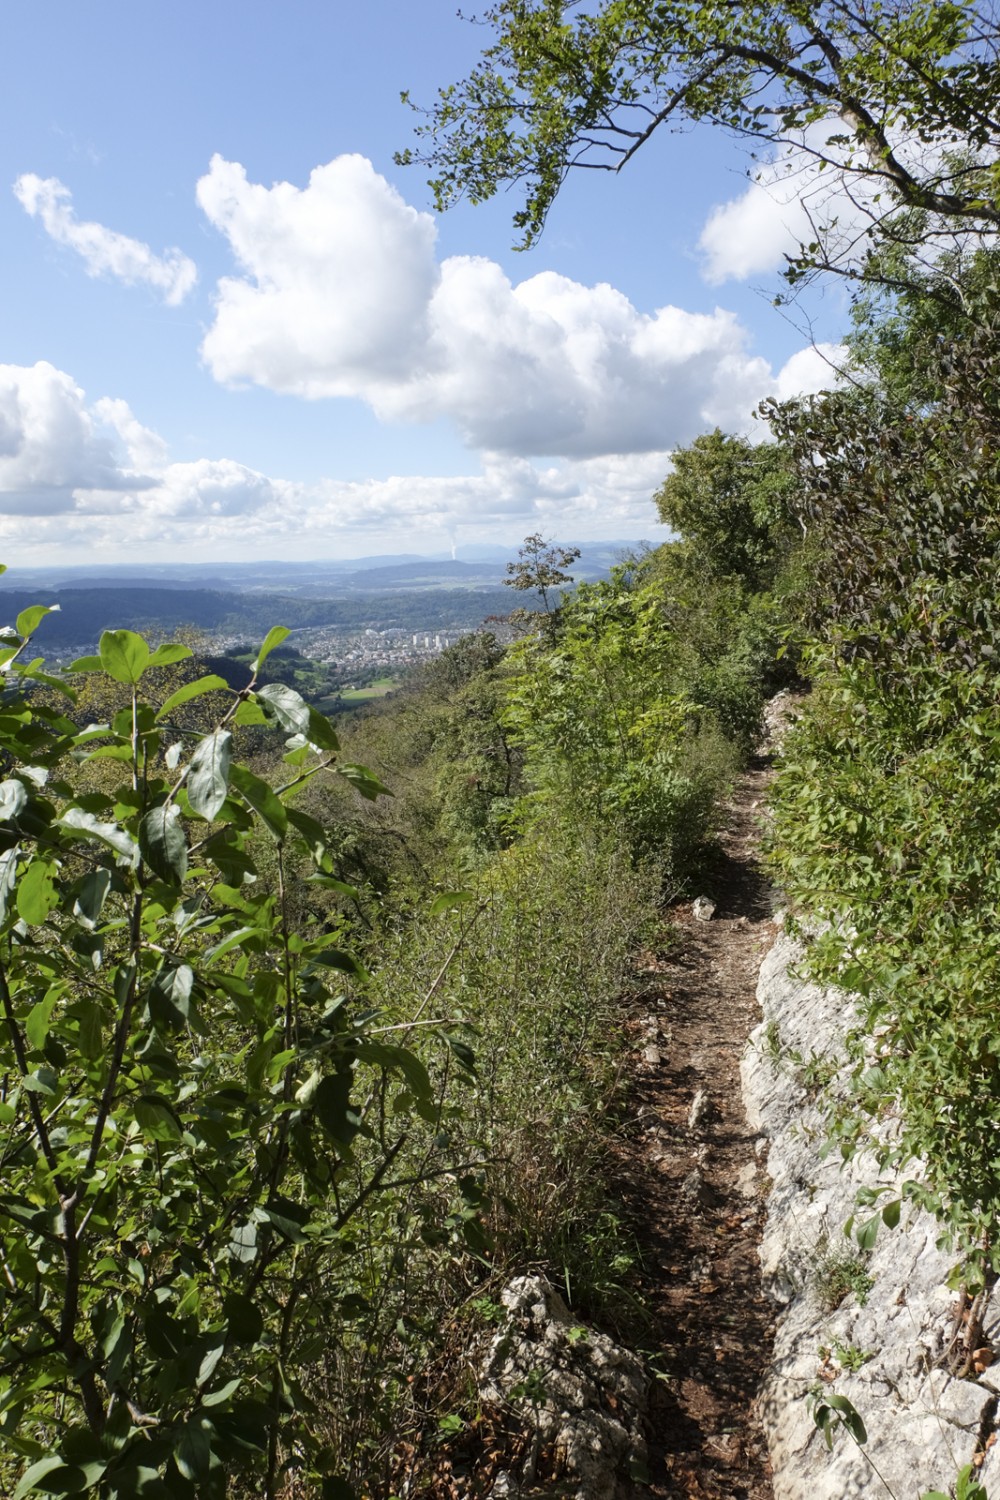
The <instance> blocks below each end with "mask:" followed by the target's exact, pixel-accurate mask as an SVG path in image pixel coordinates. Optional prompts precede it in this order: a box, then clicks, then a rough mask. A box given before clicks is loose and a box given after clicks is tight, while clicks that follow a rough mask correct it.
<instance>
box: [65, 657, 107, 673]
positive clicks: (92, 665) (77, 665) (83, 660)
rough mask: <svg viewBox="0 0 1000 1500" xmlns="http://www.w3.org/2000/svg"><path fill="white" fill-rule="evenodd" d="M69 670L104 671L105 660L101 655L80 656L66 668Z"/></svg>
mask: <svg viewBox="0 0 1000 1500" xmlns="http://www.w3.org/2000/svg"><path fill="white" fill-rule="evenodd" d="M66 670H67V672H103V671H104V662H103V661H102V660H101V658H100V657H99V656H78V657H77V658H76V661H71V662H70V664H69V666H68V667H67V668H66Z"/></svg>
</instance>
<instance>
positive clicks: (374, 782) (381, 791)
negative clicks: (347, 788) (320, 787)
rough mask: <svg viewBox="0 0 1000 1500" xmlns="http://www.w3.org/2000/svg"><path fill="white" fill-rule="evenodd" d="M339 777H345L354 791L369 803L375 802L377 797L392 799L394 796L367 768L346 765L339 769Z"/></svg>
mask: <svg viewBox="0 0 1000 1500" xmlns="http://www.w3.org/2000/svg"><path fill="white" fill-rule="evenodd" d="M337 774H338V776H343V778H344V780H345V781H349V782H350V783H351V786H353V787H354V790H355V791H357V792H360V793H361V795H362V797H367V799H368V801H369V802H374V801H375V799H376V798H377V797H391V796H392V795H393V793H392V792H390V790H389V788H388V787H387V786H384V785H383V783H382V782H381V781H379V779H378V777H377V776H376V775H375V773H374V772H373V771H369V770H368V767H367V766H356V765H345V766H338V767H337Z"/></svg>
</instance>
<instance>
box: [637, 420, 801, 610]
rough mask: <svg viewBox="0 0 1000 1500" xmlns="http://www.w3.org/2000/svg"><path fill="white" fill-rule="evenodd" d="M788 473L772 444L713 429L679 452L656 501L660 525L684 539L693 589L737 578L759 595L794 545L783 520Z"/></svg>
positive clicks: (791, 529) (791, 527)
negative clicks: (694, 576) (663, 523)
mask: <svg viewBox="0 0 1000 1500" xmlns="http://www.w3.org/2000/svg"><path fill="white" fill-rule="evenodd" d="M792 481H793V473H792V468H791V464H790V462H789V458H788V455H787V453H786V452H785V451H784V449H783V448H781V447H780V446H779V445H778V444H776V443H761V444H757V445H755V444H752V443H750V442H748V441H747V440H746V438H741V437H730V436H728V435H726V434H724V433H723V432H721V431H720V430H719V428H716V429H715V431H714V432H709V433H705V434H704V435H703V436H702V437H699V438H696V439H695V441H694V442H693V443H692V444H691V445H690V447H688V448H680V449H678V450H677V451H676V452H675V453H674V455H673V459H672V467H671V472H670V473H669V474H668V475H667V477H666V479H665V480H664V481H663V483H662V484H661V486H660V488H659V489H658V490H657V492H656V495H655V496H654V499H655V502H656V507H657V510H658V511H659V513H660V520H661V521H663V522H665V523H666V525H668V526H670V527H672V528H673V530H674V531H676V532H679V533H680V535H681V536H682V537H683V539H684V557H685V561H686V562H687V563H688V567H689V570H690V571H691V572H692V573H693V574H695V575H696V577H697V579H698V582H699V584H701V586H704V585H705V583H706V582H708V581H711V582H718V581H719V580H722V579H729V578H736V579H739V580H740V582H741V583H742V584H743V585H744V587H745V588H746V589H747V591H748V592H750V593H761V592H763V591H764V590H765V589H766V588H768V587H769V586H770V585H771V584H773V582H774V580H775V576H776V574H777V572H778V570H779V568H780V566H781V564H782V563H783V561H784V560H785V558H786V556H787V554H788V553H789V551H790V550H791V547H792V545H793V544H794V543H795V542H796V541H797V540H798V527H797V526H796V525H795V522H794V520H793V518H792V517H791V515H790V513H789V504H788V502H789V496H790V492H791V488H792Z"/></svg>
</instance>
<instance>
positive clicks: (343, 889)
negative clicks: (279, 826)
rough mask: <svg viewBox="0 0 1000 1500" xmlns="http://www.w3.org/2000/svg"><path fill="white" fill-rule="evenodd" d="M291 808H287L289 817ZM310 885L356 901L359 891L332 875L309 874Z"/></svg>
mask: <svg viewBox="0 0 1000 1500" xmlns="http://www.w3.org/2000/svg"><path fill="white" fill-rule="evenodd" d="M290 816H291V810H289V817H290ZM309 884H310V885H318V886H320V887H321V888H322V889H323V890H324V891H336V893H337V895H338V896H346V897H347V899H348V900H349V901H357V900H358V898H359V896H360V894H361V893H360V891H359V890H358V889H357V887H356V886H353V885H348V884H347V882H346V881H343V880H337V879H335V878H334V876H332V875H310V876H309Z"/></svg>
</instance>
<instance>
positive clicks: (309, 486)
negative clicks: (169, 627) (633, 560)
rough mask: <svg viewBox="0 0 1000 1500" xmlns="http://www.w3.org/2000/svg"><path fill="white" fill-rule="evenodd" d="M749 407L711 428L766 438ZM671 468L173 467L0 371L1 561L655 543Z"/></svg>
mask: <svg viewBox="0 0 1000 1500" xmlns="http://www.w3.org/2000/svg"><path fill="white" fill-rule="evenodd" d="M693 336H694V335H693ZM671 347H674V344H673V342H672V344H671ZM827 353H828V354H829V355H831V356H835V353H836V351H827ZM720 368H721V369H723V370H725V368H726V366H725V362H724V361H723V362H722V364H721V366H720ZM747 380H748V382H749V383H750V384H752V385H753V386H754V395H755V398H756V397H759V396H761V395H766V394H775V395H779V396H788V395H792V394H795V393H797V392H800V391H806V390H816V389H820V388H821V387H822V386H829V385H830V384H831V383H832V371H831V369H830V366H829V365H828V364H827V363H826V362H825V359H824V356H823V352H822V351H803V352H801V353H799V354H796V355H794V356H793V357H792V359H790V360H789V361H788V362H787V364H786V365H785V366H784V367H783V369H782V370H780V371H779V372H778V373H777V374H776V375H773V374H771V372H770V371H769V369H768V367H767V366H766V365H763V362H762V367H761V369H759V370H758V371H756V373H755V375H754V376H753V379H752V380H751V379H750V377H747ZM746 394H747V392H746V390H743V389H742V388H741V387H739V386H738V384H734V386H733V388H732V389H731V390H729V391H728V393H727V392H726V391H725V390H724V389H723V388H722V387H720V389H719V390H718V391H717V392H716V395H715V397H714V399H715V401H716V403H717V410H715V411H714V412H713V416H712V420H718V421H720V423H723V424H724V425H725V424H726V421H727V418H728V417H729V416H734V417H735V414H736V413H737V410H738V409H740V410H741V411H742V413H743V419H744V420H743V427H744V429H745V430H748V431H752V430H753V429H754V428H757V429H758V432H757V434H756V435H758V436H759V435H760V433H759V424H755V423H751V422H750V421H749V420H747V419H746V415H745V414H746V411H748V410H749V407H748V406H747V404H746V401H745V400H744V398H745V397H746ZM727 403H728V405H727ZM728 425H729V426H730V428H731V429H732V427H733V426H734V425H736V424H735V420H734V422H730V423H728ZM669 465H670V451H669V450H668V449H667V448H659V449H649V450H647V451H643V452H638V453H636V452H629V451H609V452H606V453H601V454H594V455H585V456H582V457H572V456H571V457H562V458H558V459H546V460H538V459H534V460H533V459H531V458H529V457H526V456H523V455H518V454H512V453H509V452H503V451H500V450H492V451H486V452H484V453H482V454H481V455H480V458H479V462H478V464H476V463H474V462H473V463H470V466H469V467H470V472H468V473H465V474H458V475H455V474H452V475H443V476H442V475H433V474H420V475H402V474H401V475H392V476H390V477H388V478H385V479H362V480H345V479H339V478H335V477H330V478H324V479H318V480H315V481H313V482H309V483H307V482H304V481H301V480H289V479H284V478H282V477H280V476H274V475H268V474H263V473H261V472H260V471H259V470H257V469H253V468H251V467H250V466H249V465H247V464H244V463H241V462H239V461H238V460H237V459H233V458H228V457H203V458H197V459H194V460H191V461H187V462H174V461H171V459H170V455H169V452H168V450H167V445H166V444H165V443H164V441H163V439H162V438H161V437H160V436H159V435H158V434H157V433H156V432H153V431H152V430H151V429H150V428H148V427H146V426H144V425H143V424H142V423H141V422H140V421H139V419H138V418H137V417H136V416H135V415H134V413H133V412H132V410H131V408H130V406H129V405H128V403H127V402H126V401H124V400H122V399H121V398H117V397H101V398H99V399H98V400H96V401H93V402H90V401H88V398H87V396H86V393H85V392H84V391H83V390H82V389H81V388H80V387H79V386H78V385H77V384H76V382H75V381H74V380H73V378H72V376H70V375H68V374H67V373H66V372H65V371H63V370H58V369H56V368H55V366H54V365H51V364H48V363H45V362H39V363H38V364H36V365H31V366H23V365H0V559H6V560H10V558H11V557H12V556H13V555H15V554H16V556H17V558H18V559H19V560H21V561H28V560H32V561H36V562H42V561H45V560H64V559H65V558H66V557H67V556H69V555H72V558H73V560H74V561H77V562H79V561H80V560H81V559H82V558H84V557H91V558H95V559H97V558H100V559H101V560H103V561H115V560H118V561H129V560H132V559H134V557H135V556H137V555H142V554H145V555H147V556H150V557H154V556H161V557H162V556H171V557H179V558H180V557H186V558H198V559H204V558H205V557H207V556H210V555H213V554H214V555H215V556H217V557H230V558H239V557H251V556H255V555H257V556H259V555H260V554H261V553H262V552H263V551H264V549H267V550H268V551H269V552H271V553H272V555H274V556H279V557H289V558H296V557H302V558H313V559H315V558H321V557H324V556H335V555H342V554H343V552H344V550H345V547H346V548H347V550H348V551H351V550H356V549H358V548H361V549H362V550H365V551H377V550H379V549H391V550H396V549H398V547H399V539H400V537H401V536H405V537H406V538H407V543H406V544H407V546H412V547H414V548H416V549H417V550H420V549H425V548H430V547H434V546H439V545H440V544H441V541H442V539H443V538H444V537H449V538H459V539H462V538H474V539H480V538H483V539H486V538H489V537H497V536H499V537H501V538H502V539H503V540H506V541H508V542H513V541H514V540H516V539H517V538H518V537H520V536H524V535H525V534H526V533H528V532H532V531H544V532H548V533H556V534H560V535H562V536H566V537H573V538H586V537H608V536H609V535H610V536H614V535H619V536H639V535H652V536H653V537H654V538H655V536H656V534H657V531H656V528H657V522H656V517H655V512H654V510H653V506H652V504H651V496H652V494H653V492H654V490H655V489H656V487H657V486H658V485H659V483H660V481H661V480H662V478H663V476H664V474H665V473H666V472H667V470H668V468H669ZM477 469H478V472H476V470H477Z"/></svg>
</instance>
